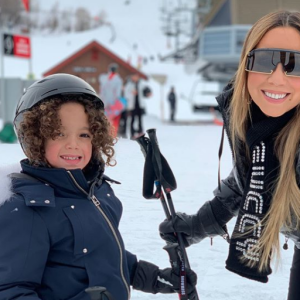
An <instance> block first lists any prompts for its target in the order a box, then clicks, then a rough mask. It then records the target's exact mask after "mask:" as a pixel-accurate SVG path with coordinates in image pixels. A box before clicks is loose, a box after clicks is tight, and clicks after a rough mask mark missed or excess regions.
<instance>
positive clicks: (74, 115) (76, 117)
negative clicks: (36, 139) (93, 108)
mask: <svg viewBox="0 0 300 300" xmlns="http://www.w3.org/2000/svg"><path fill="white" fill-rule="evenodd" d="M58 114H59V118H60V120H61V129H60V130H61V131H60V133H59V134H58V136H57V137H56V138H55V139H54V140H52V139H49V140H47V141H46V144H45V157H46V159H47V161H48V163H49V164H50V165H51V166H52V167H54V168H64V169H83V168H84V167H85V166H86V165H87V164H88V163H89V161H90V159H91V157H92V135H91V133H90V131H89V122H88V116H87V114H86V113H85V110H84V107H83V106H82V105H81V104H79V103H73V102H70V103H66V104H63V105H62V106H61V108H60V110H59V112H58Z"/></svg>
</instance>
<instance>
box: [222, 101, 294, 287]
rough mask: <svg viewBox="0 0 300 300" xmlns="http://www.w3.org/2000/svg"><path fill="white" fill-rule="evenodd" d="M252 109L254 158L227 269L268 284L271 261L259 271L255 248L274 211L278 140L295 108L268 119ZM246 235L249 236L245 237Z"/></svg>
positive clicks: (248, 137) (250, 137)
mask: <svg viewBox="0 0 300 300" xmlns="http://www.w3.org/2000/svg"><path fill="white" fill-rule="evenodd" d="M251 106H252V107H251V112H252V113H251V116H252V122H251V123H250V124H249V127H248V131H247V135H246V142H247V145H248V147H249V149H250V153H251V156H252V157H251V165H250V168H249V172H248V176H247V181H246V188H245V190H244V195H243V200H242V201H241V205H240V209H239V215H238V218H237V222H236V225H235V227H234V231H233V234H232V238H231V241H230V247H229V255H228V258H227V261H226V268H227V269H228V270H230V271H232V272H234V273H237V274H239V275H241V276H243V277H246V278H249V279H252V280H257V281H260V282H267V281H268V275H270V274H271V272H272V270H271V267H270V261H269V265H268V267H267V268H266V269H265V270H263V271H262V272H259V271H258V263H259V260H260V256H259V254H258V253H254V252H251V248H252V247H253V245H255V244H257V242H258V240H259V238H260V236H261V234H262V230H263V224H262V222H261V220H262V219H263V218H264V216H265V214H266V213H267V212H268V210H269V208H270V204H271V200H272V195H273V191H274V180H275V179H276V177H277V176H278V174H279V161H278V159H277V157H276V155H275V152H274V142H275V138H276V136H277V135H278V133H279V131H280V130H281V129H282V128H283V127H284V126H285V125H286V124H287V123H288V121H289V120H290V119H291V117H292V116H293V114H294V112H295V109H292V110H290V111H288V112H287V113H285V114H284V115H282V116H280V117H276V118H273V117H267V116H265V115H264V114H263V113H262V112H261V110H260V109H259V107H258V106H256V104H255V103H252V105H251ZM253 226H255V228H254V227H253ZM249 227H250V228H251V227H253V229H251V231H250V232H247V231H248V230H249ZM245 232H246V234H244V233H245ZM241 234H243V235H241ZM241 257H244V258H245V261H244V262H242V261H241V260H240V258H241ZM249 260H251V261H254V262H255V266H254V267H248V266H247V265H246V264H247V262H249Z"/></svg>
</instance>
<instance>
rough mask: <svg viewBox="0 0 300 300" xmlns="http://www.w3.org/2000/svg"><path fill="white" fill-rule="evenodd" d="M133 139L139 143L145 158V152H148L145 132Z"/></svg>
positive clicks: (147, 140)
mask: <svg viewBox="0 0 300 300" xmlns="http://www.w3.org/2000/svg"><path fill="white" fill-rule="evenodd" d="M135 141H137V142H138V144H139V145H140V147H141V150H142V152H143V154H144V157H145V158H146V156H147V152H148V143H149V139H148V138H147V137H145V134H143V135H141V136H139V137H138V138H136V139H135Z"/></svg>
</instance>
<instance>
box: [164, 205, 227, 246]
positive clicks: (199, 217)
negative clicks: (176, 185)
mask: <svg viewBox="0 0 300 300" xmlns="http://www.w3.org/2000/svg"><path fill="white" fill-rule="evenodd" d="M174 232H181V233H182V237H183V241H184V244H185V246H186V247H188V246H190V245H192V244H196V243H199V242H200V241H202V240H203V239H204V238H206V237H208V236H210V237H213V236H216V235H222V236H224V235H226V234H227V229H226V226H223V228H222V227H221V226H220V225H219V223H218V222H217V220H216V218H215V216H214V213H213V212H212V209H211V204H210V203H209V202H206V203H205V204H204V205H203V206H202V207H201V208H200V209H199V211H198V212H197V214H195V215H187V214H185V213H180V212H179V213H177V214H176V217H175V220H174V221H172V220H165V221H163V222H162V223H161V224H160V225H159V233H160V236H161V237H162V238H163V239H164V240H166V241H167V242H170V243H176V242H177V237H176V236H175V235H174Z"/></svg>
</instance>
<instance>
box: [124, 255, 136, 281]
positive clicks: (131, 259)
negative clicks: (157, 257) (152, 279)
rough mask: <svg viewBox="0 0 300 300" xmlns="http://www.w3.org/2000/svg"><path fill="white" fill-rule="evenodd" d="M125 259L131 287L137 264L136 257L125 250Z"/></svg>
mask: <svg viewBox="0 0 300 300" xmlns="http://www.w3.org/2000/svg"><path fill="white" fill-rule="evenodd" d="M126 258H127V265H128V270H129V275H130V284H131V285H132V282H133V278H134V274H135V271H136V267H137V263H138V262H137V258H136V255H134V254H132V253H131V252H129V251H127V250H126Z"/></svg>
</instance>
